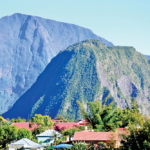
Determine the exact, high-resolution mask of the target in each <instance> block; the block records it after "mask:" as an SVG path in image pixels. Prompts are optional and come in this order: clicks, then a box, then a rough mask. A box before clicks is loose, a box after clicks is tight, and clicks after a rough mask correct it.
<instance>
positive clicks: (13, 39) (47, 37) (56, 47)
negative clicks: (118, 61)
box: [0, 14, 113, 114]
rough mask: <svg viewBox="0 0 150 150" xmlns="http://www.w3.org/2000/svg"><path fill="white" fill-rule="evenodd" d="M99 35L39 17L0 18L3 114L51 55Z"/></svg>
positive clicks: (0, 89)
mask: <svg viewBox="0 0 150 150" xmlns="http://www.w3.org/2000/svg"><path fill="white" fill-rule="evenodd" d="M85 39H98V40H100V41H101V42H103V43H104V44H106V45H110V46H111V45H113V44H112V43H110V42H108V41H107V40H105V39H103V38H101V37H99V36H97V35H95V34H94V33H93V32H92V31H91V30H89V29H85V28H82V27H79V26H76V25H72V24H67V23H61V22H57V21H53V20H48V19H42V18H39V17H34V16H28V15H22V14H14V15H12V16H7V17H3V18H1V19H0V57H1V59H0V114H1V113H3V112H5V111H7V110H8V109H9V108H10V107H11V106H12V105H13V104H14V103H15V101H16V100H17V99H18V98H19V97H20V96H21V95H22V94H23V93H24V92H25V91H26V90H28V89H29V88H30V87H31V86H32V85H33V83H34V82H35V81H36V79H37V77H38V76H39V74H40V73H41V72H42V71H43V70H44V69H45V67H46V66H47V64H48V63H49V62H50V61H51V59H52V58H53V57H54V56H56V55H57V54H58V53H59V52H60V51H61V50H63V49H65V48H67V47H68V46H69V45H71V44H74V43H76V42H79V41H82V40H85Z"/></svg>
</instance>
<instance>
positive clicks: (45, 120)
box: [30, 114, 54, 131]
mask: <svg viewBox="0 0 150 150" xmlns="http://www.w3.org/2000/svg"><path fill="white" fill-rule="evenodd" d="M31 122H32V123H34V122H36V123H37V125H38V127H39V128H40V129H41V131H42V130H43V131H45V130H48V129H52V128H53V124H54V122H53V121H52V120H51V117H49V116H42V115H41V114H35V116H34V117H32V118H31ZM32 123H31V124H30V125H31V126H32Z"/></svg>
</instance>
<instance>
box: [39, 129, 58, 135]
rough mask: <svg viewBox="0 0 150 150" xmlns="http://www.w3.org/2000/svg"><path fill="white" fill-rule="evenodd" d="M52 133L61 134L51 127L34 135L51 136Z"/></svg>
mask: <svg viewBox="0 0 150 150" xmlns="http://www.w3.org/2000/svg"><path fill="white" fill-rule="evenodd" d="M54 133H56V134H57V135H58V136H59V137H60V136H61V134H60V133H59V132H57V131H55V130H53V129H49V130H47V131H45V132H43V133H41V134H38V135H36V136H53V135H54Z"/></svg>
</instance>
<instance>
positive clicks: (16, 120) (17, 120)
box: [11, 117, 26, 122]
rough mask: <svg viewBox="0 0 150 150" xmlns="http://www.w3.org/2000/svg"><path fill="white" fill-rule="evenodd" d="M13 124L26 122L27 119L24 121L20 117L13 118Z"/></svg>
mask: <svg viewBox="0 0 150 150" xmlns="http://www.w3.org/2000/svg"><path fill="white" fill-rule="evenodd" d="M11 122H26V119H22V118H20V117H18V118H17V119H15V118H12V119H11Z"/></svg>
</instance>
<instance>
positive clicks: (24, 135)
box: [18, 128, 32, 139]
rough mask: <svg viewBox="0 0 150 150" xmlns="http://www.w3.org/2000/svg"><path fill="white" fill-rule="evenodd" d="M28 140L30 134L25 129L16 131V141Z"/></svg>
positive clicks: (30, 136)
mask: <svg viewBox="0 0 150 150" xmlns="http://www.w3.org/2000/svg"><path fill="white" fill-rule="evenodd" d="M22 138H28V139H32V132H31V131H29V130H28V129H25V128H20V129H19V131H18V139H22Z"/></svg>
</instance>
